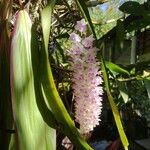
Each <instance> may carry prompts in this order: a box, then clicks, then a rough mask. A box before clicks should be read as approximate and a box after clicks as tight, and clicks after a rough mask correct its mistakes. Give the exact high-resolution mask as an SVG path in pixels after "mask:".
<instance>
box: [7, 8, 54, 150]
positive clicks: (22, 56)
mask: <svg viewBox="0 0 150 150" xmlns="http://www.w3.org/2000/svg"><path fill="white" fill-rule="evenodd" d="M32 38H33V36H32V23H31V20H30V18H29V15H28V13H27V12H26V11H25V10H21V11H19V12H18V14H17V19H16V22H15V27H14V31H13V37H12V43H11V62H10V63H11V67H10V68H11V96H12V104H13V115H14V120H15V125H16V131H17V135H18V136H17V137H18V139H17V141H18V146H19V149H21V150H46V149H48V150H55V149H56V131H55V130H54V129H52V128H50V127H49V126H48V125H47V124H46V123H45V122H44V120H43V118H42V116H41V113H40V110H39V108H38V104H37V99H36V98H37V95H36V89H35V87H34V86H35V83H34V82H35V81H34V80H35V74H34V70H33V69H34V67H35V66H33V64H34V63H33V61H34V60H36V59H37V58H35V57H36V56H37V55H36V53H38V49H37V47H34V46H35V45H37V44H38V43H35V45H32V42H31V40H34V39H32ZM34 42H36V41H34ZM36 76H38V74H36Z"/></svg>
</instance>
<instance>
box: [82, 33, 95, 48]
mask: <svg viewBox="0 0 150 150" xmlns="http://www.w3.org/2000/svg"><path fill="white" fill-rule="evenodd" d="M93 41H94V38H93V35H90V36H89V37H86V38H85V39H83V41H82V44H83V45H84V47H86V48H90V47H92V46H93Z"/></svg>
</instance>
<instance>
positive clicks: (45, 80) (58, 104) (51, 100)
mask: <svg viewBox="0 0 150 150" xmlns="http://www.w3.org/2000/svg"><path fill="white" fill-rule="evenodd" d="M54 2H55V1H49V2H48V5H47V6H46V7H45V8H44V9H43V11H42V13H41V22H42V30H43V38H44V48H43V49H42V50H41V54H40V56H41V57H40V58H41V62H40V63H41V66H40V70H41V81H42V89H43V92H44V94H45V98H46V102H47V104H48V105H49V108H50V109H51V110H52V112H53V114H54V116H55V118H56V120H57V121H58V123H59V125H60V127H61V130H62V132H64V133H65V134H66V135H67V136H68V137H69V138H70V140H71V141H72V143H73V144H74V145H75V146H76V148H77V149H82V150H87V149H88V150H92V148H91V147H90V146H89V145H88V144H87V143H86V141H85V140H84V139H83V138H82V137H81V135H80V134H79V132H78V130H77V128H76V127H75V124H74V122H73V120H72V119H71V117H70V116H69V114H68V112H67V110H66V108H65V106H64V104H63V102H62V100H61V98H60V96H59V94H58V91H57V89H56V86H55V82H54V79H53V75H52V71H51V66H50V64H49V58H48V42H49V34H50V26H51V14H52V10H53V7H54Z"/></svg>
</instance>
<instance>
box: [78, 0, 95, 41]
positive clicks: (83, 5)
mask: <svg viewBox="0 0 150 150" xmlns="http://www.w3.org/2000/svg"><path fill="white" fill-rule="evenodd" d="M75 1H76V3H77V6H78V7H79V10H80V11H81V13H82V15H83V17H84V18H85V20H86V21H87V22H88V27H89V30H90V32H91V33H92V34H93V36H94V38H95V39H96V33H95V31H94V27H93V24H92V21H91V18H90V14H89V11H88V8H87V6H86V3H85V1H83V0H75Z"/></svg>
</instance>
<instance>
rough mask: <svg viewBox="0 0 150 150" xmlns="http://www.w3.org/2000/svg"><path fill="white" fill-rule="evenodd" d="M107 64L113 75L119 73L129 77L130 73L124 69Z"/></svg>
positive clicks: (110, 63)
mask: <svg viewBox="0 0 150 150" xmlns="http://www.w3.org/2000/svg"><path fill="white" fill-rule="evenodd" d="M105 64H106V67H107V68H108V69H109V70H110V71H111V72H112V73H117V74H124V75H127V76H129V75H130V73H129V72H128V71H127V70H125V69H124V68H121V67H120V66H118V65H116V64H114V63H112V62H108V61H107V62H105Z"/></svg>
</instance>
